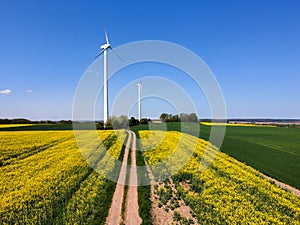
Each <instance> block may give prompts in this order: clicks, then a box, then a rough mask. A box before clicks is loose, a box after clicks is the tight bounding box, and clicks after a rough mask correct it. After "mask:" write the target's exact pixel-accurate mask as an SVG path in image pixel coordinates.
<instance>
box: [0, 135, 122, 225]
mask: <svg viewBox="0 0 300 225" xmlns="http://www.w3.org/2000/svg"><path fill="white" fill-rule="evenodd" d="M117 133H118V137H119V138H116V134H115V132H113V131H102V132H99V138H100V139H101V140H102V141H103V143H104V145H106V147H108V148H109V149H108V152H109V153H110V154H111V155H112V156H114V157H115V158H116V159H118V158H119V157H120V154H121V150H122V145H123V141H122V140H123V139H125V137H126V133H125V131H118V132H117ZM83 135H86V136H85V137H86V138H88V136H89V132H86V134H83ZM0 148H1V153H0V154H1V155H0V159H1V163H2V166H1V167H0V179H1V186H0V196H1V197H0V199H1V201H0V202H1V204H0V220H1V222H0V223H1V224H55V223H57V224H62V223H63V224H67V223H68V224H80V223H90V224H91V223H97V224H99V223H100V224H104V222H105V219H106V215H107V213H108V208H107V205H110V202H111V198H112V194H113V191H114V187H115V183H114V182H112V181H108V180H106V179H105V178H104V177H103V176H101V175H100V174H98V173H96V172H95V171H94V170H93V169H92V168H91V167H90V166H89V165H88V164H87V162H86V161H85V159H84V158H83V157H82V155H84V154H87V155H88V154H89V152H88V151H91V149H88V148H86V149H85V151H87V152H80V151H79V150H78V148H77V144H76V140H75V138H74V133H73V131H42V132H40V131H17V132H4V131H3V132H0ZM92 150H93V151H96V152H97V153H101V152H103V151H104V149H103V148H100V147H99V149H96V150H95V149H92ZM104 153H105V152H104ZM99 155H101V154H90V157H96V158H90V160H89V161H90V162H98V161H99V160H106V169H107V170H114V169H118V168H115V165H114V164H113V163H114V162H113V161H111V160H110V161H109V160H108V158H107V157H106V155H107V154H106V155H104V157H102V159H98V158H97V157H99ZM102 155H103V154H102ZM100 162H101V161H100ZM97 166H98V164H97V165H95V168H96V169H97ZM99 166H101V163H99ZM102 167H103V165H102ZM101 169H103V168H101Z"/></svg>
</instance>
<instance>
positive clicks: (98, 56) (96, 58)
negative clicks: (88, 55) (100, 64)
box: [95, 49, 104, 59]
mask: <svg viewBox="0 0 300 225" xmlns="http://www.w3.org/2000/svg"><path fill="white" fill-rule="evenodd" d="M103 52H104V49H103V50H102V51H101V52H100V53H99V54H98V55H97V56H96V57H95V59H97V58H98V57H99V56H100V55H101V54H102V53H103Z"/></svg>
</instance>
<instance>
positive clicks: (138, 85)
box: [136, 81, 142, 121]
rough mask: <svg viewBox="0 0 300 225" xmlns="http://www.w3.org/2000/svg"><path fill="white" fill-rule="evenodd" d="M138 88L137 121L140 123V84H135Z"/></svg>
mask: <svg viewBox="0 0 300 225" xmlns="http://www.w3.org/2000/svg"><path fill="white" fill-rule="evenodd" d="M136 85H137V87H138V119H139V121H141V90H142V82H141V81H140V83H138V84H136Z"/></svg>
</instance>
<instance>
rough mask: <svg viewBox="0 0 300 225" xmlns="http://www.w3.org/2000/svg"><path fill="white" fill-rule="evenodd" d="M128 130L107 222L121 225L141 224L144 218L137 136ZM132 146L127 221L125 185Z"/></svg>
mask: <svg viewBox="0 0 300 225" xmlns="http://www.w3.org/2000/svg"><path fill="white" fill-rule="evenodd" d="M127 132H128V140H127V143H126V148H125V152H124V157H123V162H122V166H121V170H120V174H119V178H118V183H117V185H116V189H115V192H114V195H113V199H112V203H111V207H110V209H109V213H108V216H107V218H106V224H108V225H119V224H121V223H122V222H124V224H125V225H131V224H132V225H133V224H134V225H139V224H141V223H142V219H141V218H140V216H139V206H138V192H137V183H138V182H137V171H136V154H135V151H136V136H135V133H134V132H132V131H127ZM130 148H131V167H130V175H129V186H128V192H127V196H126V200H125V201H126V203H125V207H126V208H125V221H122V203H123V197H124V187H125V182H126V170H127V162H128V155H129V152H130Z"/></svg>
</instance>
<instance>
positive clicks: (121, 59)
mask: <svg viewBox="0 0 300 225" xmlns="http://www.w3.org/2000/svg"><path fill="white" fill-rule="evenodd" d="M109 48H110V49H111V50H112V51H113V52H114V53H115V54H116V55H117V56H118V57H119V59H121V61H123V62H125V61H124V59H122V57H121V56H120V55H119V54H118V53H117V52H116V51H115V50H114V49H113V48H112V47H111V46H109Z"/></svg>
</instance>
